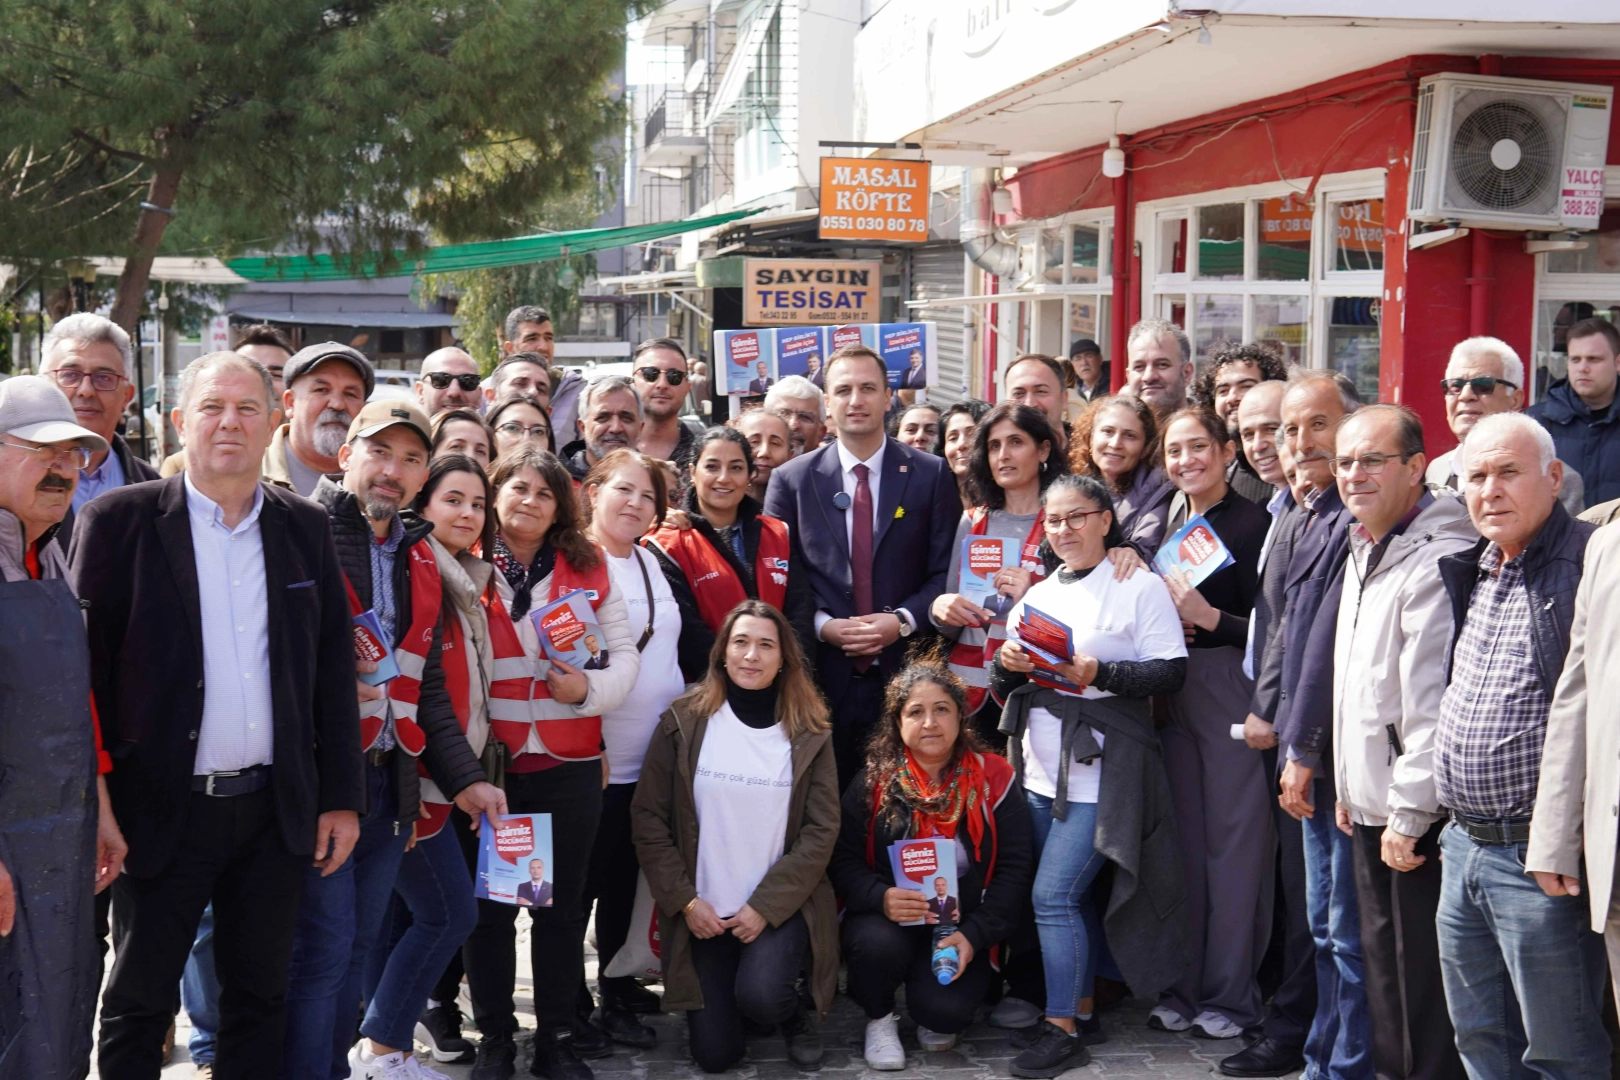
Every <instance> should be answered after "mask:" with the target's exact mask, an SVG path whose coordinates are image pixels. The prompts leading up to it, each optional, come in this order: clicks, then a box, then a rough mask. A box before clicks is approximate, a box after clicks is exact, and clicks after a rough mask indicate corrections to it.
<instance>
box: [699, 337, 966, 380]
mask: <svg viewBox="0 0 1620 1080" xmlns="http://www.w3.org/2000/svg"><path fill="white" fill-rule="evenodd" d="M845 345H865V346H866V347H867V348H869V349H871V350H872V351H873V352H875V353H877V354H878V355H879V356H881V357H882V358H883V366H884V368H885V369H886V370H887V371H888V377H889V386H890V387H891V388H893V389H896V390H921V389H923V388H924V387H928V386H933V385H934V382H935V379H936V374H937V372H938V368H939V343H938V336H937V334H936V333H935V328H934V324H933V323H931V322H920V323H865V324H859V325H851V326H804V327H798V326H793V327H787V326H784V327H777V328H771V329H761V330H716V331H715V332H714V355H715V356H716V357H718V358H719V360H720V364H721V367H722V369H723V370H724V372H725V392H726V393H727V394H739V395H742V396H745V397H748V396H757V395H760V394H764V393H765V392H767V391H768V390H770V388H771V387H773V386H775V385H776V384H777V382H778V381H779V380H781V379H784V378H786V377H787V376H789V375H803V376H804V377H805V378H807V379H809V380H810V381H811V382H813V383H815V384H816V385H817V386H821V387H822V388H823V389H825V380H826V373H825V372H824V371H823V366H824V364H825V363H826V359H827V357H829V356H831V355H832V354H833V353H834V352H836V351H837V350H839V349H841V348H843V347H844V346H845Z"/></svg>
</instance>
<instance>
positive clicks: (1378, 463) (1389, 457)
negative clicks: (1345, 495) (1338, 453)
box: [1328, 454, 1412, 476]
mask: <svg viewBox="0 0 1620 1080" xmlns="http://www.w3.org/2000/svg"><path fill="white" fill-rule="evenodd" d="M1411 457H1412V455H1411V454H1362V455H1361V456H1360V457H1336V458H1329V459H1328V468H1330V469H1332V470H1333V475H1334V476H1346V475H1348V474H1349V472H1350V470H1351V469H1353V468H1355V467H1356V466H1357V465H1360V466H1361V471H1362V472H1364V473H1366V474H1367V475H1368V476H1377V475H1378V474H1379V473H1381V472H1383V471H1384V466H1386V465H1388V464H1389V463H1390V462H1391V461H1394V460H1396V459H1399V460H1400V462H1401V463H1402V464H1403V465H1404V464H1405V463H1406V462H1407V461H1409V460H1411Z"/></svg>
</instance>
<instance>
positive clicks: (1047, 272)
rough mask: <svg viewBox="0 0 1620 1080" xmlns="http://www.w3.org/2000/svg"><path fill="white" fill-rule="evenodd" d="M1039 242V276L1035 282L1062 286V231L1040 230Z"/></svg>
mask: <svg viewBox="0 0 1620 1080" xmlns="http://www.w3.org/2000/svg"><path fill="white" fill-rule="evenodd" d="M1039 241H1040V249H1039V258H1040V263H1039V267H1040V276H1039V278H1037V280H1038V281H1040V282H1042V283H1044V284H1047V285H1061V284H1063V230H1062V229H1061V228H1052V229H1042V230H1041V233H1040V237H1039Z"/></svg>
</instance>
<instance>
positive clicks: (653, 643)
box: [602, 547, 686, 784]
mask: <svg viewBox="0 0 1620 1080" xmlns="http://www.w3.org/2000/svg"><path fill="white" fill-rule="evenodd" d="M638 559H639V560H641V563H642V565H643V566H645V567H646V568H647V578H646V579H643V578H642V576H641V571H640V570H639V569H637V568H636V560H638ZM607 562H608V573H609V575H611V578H612V581H613V591H614V592H616V593H618V594H619V595H620V596H622V597H624V621H625V625H626V626H627V627H628V628H629V631H630V641H631V644H632V645H634V644H635V643H636V642H638V641H640V640H641V635H642V633H643V632H644V631H645V630H646V629H647V581H649V580H650V581H651V582H652V593H653V595H652V602H653V610H654V615H653V636H652V639H651V640H650V641H648V642H647V647H646V648H645V649H643V650H642V651H641V673H640V674H639V675H637V676H636V685H635V687H634V689H632V690H631V691H630V696H629V697H627V698H625V699H624V703H623V704H621V705H620V706H619V707H618V708H616V709H609V710H608V711H607V712H605V713H603V714H602V741H603V742H604V743H605V744H606V745H607V751H606V753H607V760H608V783H610V784H633V783H635V782H636V780H638V779H640V777H641V762H642V760H643V759H645V758H646V756H647V744H648V743H649V742H651V741H652V736H653V732H654V731H655V730H657V728H658V718H659V717H660V716H662V715H663V714H664V710H665V709H667V708H669V703H670V702H672V701H674V700H675V699H676V698H678V697H680V696H681V691H682V690H684V689H686V684H685V682H684V681H683V680H682V679H681V667H680V664H679V663H678V662H677V660H676V656H675V646H676V643H677V642H678V641H679V640H680V636H681V612H680V608H679V607H677V606H676V604H675V597H674V595H673V594H672V593H671V592H670V591H669V582H668V581H667V580H665V578H664V572H663V571H662V570H661V569H659V566H658V562H657V560H656V559H654V558H653V556H652V554H651V553H650V552H648V551H645V550H643V549H642V548H639V547H638V548H636V549H635V550H634V551H632V552H631V553H630V556H629V557H628V558H624V559H619V558H615V557H613V556H612V555H609V556H608V560H607Z"/></svg>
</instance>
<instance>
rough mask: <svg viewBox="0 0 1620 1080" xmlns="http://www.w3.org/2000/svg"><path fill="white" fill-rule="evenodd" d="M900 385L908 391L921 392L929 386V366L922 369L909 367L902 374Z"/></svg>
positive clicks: (925, 365)
mask: <svg viewBox="0 0 1620 1080" xmlns="http://www.w3.org/2000/svg"><path fill="white" fill-rule="evenodd" d="M900 385H901V386H903V387H904V388H905V389H907V390H921V389H922V388H923V387H925V386H927V385H928V365H927V364H924V365H923V366H922V367H920V368H911V367H907V368H906V370H904V371H902V372H901V373H900Z"/></svg>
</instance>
